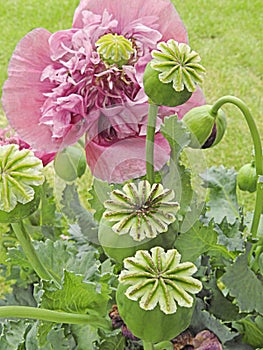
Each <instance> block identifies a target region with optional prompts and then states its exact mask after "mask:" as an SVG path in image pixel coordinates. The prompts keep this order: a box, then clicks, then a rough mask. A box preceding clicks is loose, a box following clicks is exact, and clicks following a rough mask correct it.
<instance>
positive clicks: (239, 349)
mask: <svg viewBox="0 0 263 350" xmlns="http://www.w3.org/2000/svg"><path fill="white" fill-rule="evenodd" d="M223 350H255V348H254V347H253V348H252V347H251V346H250V345H248V344H244V343H243V342H242V337H241V336H237V337H236V338H234V339H233V340H231V341H229V342H227V343H226V344H225V345H224V346H223ZM257 350H262V349H257Z"/></svg>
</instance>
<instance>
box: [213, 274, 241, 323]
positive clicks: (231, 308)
mask: <svg viewBox="0 0 263 350" xmlns="http://www.w3.org/2000/svg"><path fill="white" fill-rule="evenodd" d="M208 287H209V289H210V293H211V294H212V296H211V298H210V301H209V312H210V313H212V314H213V315H214V316H215V317H217V318H219V319H220V320H222V321H229V322H230V321H233V320H238V319H239V318H240V317H241V316H240V314H239V309H238V307H237V306H236V305H234V304H232V303H231V301H230V300H228V299H227V298H226V297H225V296H224V295H223V294H222V292H221V291H220V289H219V288H218V287H217V284H216V279H215V278H212V279H211V280H210V281H209V282H208Z"/></svg>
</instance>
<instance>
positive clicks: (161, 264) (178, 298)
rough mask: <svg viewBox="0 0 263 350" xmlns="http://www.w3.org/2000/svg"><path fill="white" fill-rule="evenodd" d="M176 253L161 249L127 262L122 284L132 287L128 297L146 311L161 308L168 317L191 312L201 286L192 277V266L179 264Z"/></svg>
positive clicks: (137, 255) (131, 258) (139, 255)
mask: <svg viewBox="0 0 263 350" xmlns="http://www.w3.org/2000/svg"><path fill="white" fill-rule="evenodd" d="M180 259H181V255H180V254H179V252H178V251H177V250H176V249H170V250H168V251H167V252H165V251H164V249H163V248H161V247H154V248H152V249H151V250H150V252H149V251H146V250H139V251H137V252H136V254H135V256H134V257H129V258H126V259H124V270H122V271H121V274H120V276H119V282H120V283H125V284H130V287H128V289H127V290H126V293H125V295H126V296H127V298H129V299H131V300H135V301H138V300H140V302H139V305H140V307H141V308H142V309H144V310H153V309H154V308H155V307H156V306H157V304H159V307H160V310H161V311H163V312H164V313H165V314H173V313H175V312H176V310H177V305H178V306H180V307H188V308H190V307H191V306H192V305H193V302H194V298H193V296H192V294H196V293H198V292H199V291H200V290H201V289H202V283H201V282H200V281H199V280H198V279H196V278H193V277H192V274H194V273H195V272H196V271H197V268H196V266H195V265H194V264H193V263H191V262H184V263H180Z"/></svg>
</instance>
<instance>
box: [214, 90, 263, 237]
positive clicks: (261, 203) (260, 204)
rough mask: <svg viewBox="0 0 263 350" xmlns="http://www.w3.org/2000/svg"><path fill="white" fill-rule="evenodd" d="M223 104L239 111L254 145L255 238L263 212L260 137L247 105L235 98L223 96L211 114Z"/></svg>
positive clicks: (262, 163)
mask: <svg viewBox="0 0 263 350" xmlns="http://www.w3.org/2000/svg"><path fill="white" fill-rule="evenodd" d="M225 103H232V104H234V105H235V106H236V107H238V108H239V109H240V111H241V112H242V114H243V116H244V117H245V119H246V121H247V124H248V127H249V130H250V133H251V136H252V140H253V144H254V150H255V166H256V173H257V176H258V183H257V194H256V202H255V211H254V216H253V221H252V226H251V234H252V238H256V237H257V231H258V226H259V222H260V217H261V214H262V210H263V156H262V144H261V140H260V135H259V131H258V128H257V125H256V123H255V120H254V118H253V116H252V114H251V113H250V111H249V109H248V107H247V105H246V104H245V103H244V102H243V101H242V100H240V99H239V98H237V97H235V96H224V97H221V98H220V99H218V100H217V101H216V102H215V103H214V105H213V107H212V109H211V113H212V114H216V113H217V112H218V110H219V108H221V107H222V106H223V105H224V104H225Z"/></svg>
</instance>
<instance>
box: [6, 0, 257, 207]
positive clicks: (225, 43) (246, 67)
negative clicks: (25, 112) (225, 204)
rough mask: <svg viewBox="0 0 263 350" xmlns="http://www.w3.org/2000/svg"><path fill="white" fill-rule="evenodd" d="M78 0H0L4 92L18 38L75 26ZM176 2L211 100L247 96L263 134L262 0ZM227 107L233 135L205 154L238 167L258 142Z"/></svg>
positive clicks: (249, 200) (245, 198) (245, 200)
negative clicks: (35, 31) (203, 69)
mask: <svg viewBox="0 0 263 350" xmlns="http://www.w3.org/2000/svg"><path fill="white" fill-rule="evenodd" d="M94 1H96V0H94ZM112 1H118V0H112ZM78 3H79V1H78V0H0V33H1V35H0V47H1V50H0V93H1V87H2V85H3V82H4V81H5V79H6V78H7V66H8V61H9V59H10V57H11V54H12V51H13V50H14V48H15V46H16V43H17V42H18V41H19V40H20V39H21V38H22V37H23V36H24V35H25V34H26V33H27V32H28V31H30V30H31V29H33V28H35V27H45V28H47V29H48V30H50V31H51V32H53V31H56V30H59V29H66V28H69V27H70V26H71V23H72V18H73V14H74V10H75V8H76V6H77V5H78ZM173 3H174V5H175V7H176V9H177V11H178V12H179V14H180V16H181V18H182V19H183V21H184V23H185V26H186V28H187V30H188V34H189V41H190V46H191V47H192V49H194V50H196V51H197V52H199V54H200V56H201V57H202V63H203V65H204V66H205V67H206V69H207V74H206V78H205V82H204V84H203V91H204V93H205V95H206V98H207V102H208V103H209V104H211V103H213V102H214V101H215V100H216V99H217V98H219V97H221V96H223V95H235V96H237V97H239V98H241V99H242V100H244V101H245V102H246V103H247V105H248V107H249V109H250V110H251V112H252V114H253V116H254V117H255V119H256V122H257V124H258V127H259V130H260V133H261V135H262V134H263V118H262V112H263V94H262V91H263V64H262V58H263V11H262V9H263V4H262V0H253V1H251V0H231V1H229V0H218V1H213V0H173ZM167 20H169V19H167ZM224 110H225V112H226V113H227V115H228V129H227V134H226V136H225V137H224V139H223V141H222V142H221V143H220V144H219V145H218V146H216V147H215V148H214V149H209V150H206V151H205V152H204V155H205V159H206V161H207V164H208V166H212V165H219V164H224V165H225V166H226V167H229V168H231V167H234V168H235V169H236V170H238V169H239V168H240V167H241V166H242V165H243V164H244V163H247V162H250V160H251V153H252V149H253V145H252V141H251V137H250V134H249V131H248V128H247V126H246V123H245V119H244V118H243V117H242V115H241V113H240V112H239V111H238V110H237V109H236V108H235V107H234V106H231V105H227V106H226V107H224ZM239 196H240V200H241V204H245V206H248V207H250V206H252V205H253V201H254V195H253V194H252V195H251V194H248V195H247V194H243V193H242V194H241V195H240V194H239Z"/></svg>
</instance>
